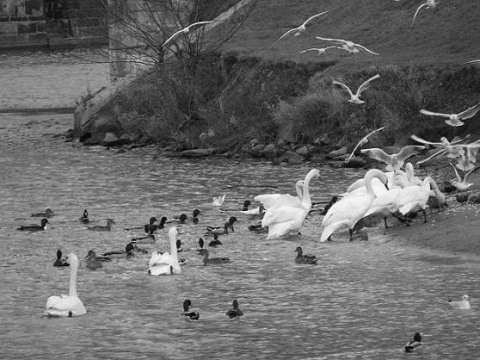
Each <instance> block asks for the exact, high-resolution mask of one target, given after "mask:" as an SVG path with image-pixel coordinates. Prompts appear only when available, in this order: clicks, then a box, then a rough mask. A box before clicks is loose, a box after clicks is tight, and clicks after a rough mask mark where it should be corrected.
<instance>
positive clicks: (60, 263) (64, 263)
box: [53, 249, 70, 267]
mask: <svg viewBox="0 0 480 360" xmlns="http://www.w3.org/2000/svg"><path fill="white" fill-rule="evenodd" d="M53 266H57V267H61V266H70V264H69V263H68V262H67V261H66V260H65V259H62V250H60V249H58V250H57V260H55V262H54V263H53Z"/></svg>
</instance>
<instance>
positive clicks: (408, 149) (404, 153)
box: [360, 145, 425, 171]
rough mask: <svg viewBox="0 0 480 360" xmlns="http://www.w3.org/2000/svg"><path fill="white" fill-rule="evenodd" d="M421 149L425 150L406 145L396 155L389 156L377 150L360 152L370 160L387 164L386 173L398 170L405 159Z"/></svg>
mask: <svg viewBox="0 0 480 360" xmlns="http://www.w3.org/2000/svg"><path fill="white" fill-rule="evenodd" d="M423 149H425V146H420V145H407V146H404V147H403V148H402V150H400V151H399V152H398V153H396V154H391V155H389V154H387V153H386V152H385V151H383V150H382V149H379V148H371V149H362V150H360V152H361V153H362V154H365V155H367V156H369V157H371V158H372V159H375V160H378V161H382V162H384V163H385V164H387V167H386V169H387V170H388V171H395V170H399V169H400V168H401V167H402V166H403V164H404V163H405V160H406V159H408V158H409V157H411V156H413V155H417V154H418V153H420V151H422V150H423Z"/></svg>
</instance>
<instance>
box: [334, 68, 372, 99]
mask: <svg viewBox="0 0 480 360" xmlns="http://www.w3.org/2000/svg"><path fill="white" fill-rule="evenodd" d="M379 77H380V75H378V74H377V75H375V76H372V77H371V78H370V79H368V80H366V81H364V82H363V83H362V85H360V86H359V87H358V89H357V92H356V93H355V94H354V93H353V92H352V90H350V88H349V87H348V86H347V85H345V84H344V83H341V82H339V81H335V80H333V81H332V84H333V85H340V86H341V87H343V88H344V89H345V90H347V92H348V93H349V94H350V99H349V100H348V101H350V102H351V103H354V104H363V103H364V102H365V101H363V100H360V95H361V94H362V92H364V91H365V90H367V89H368V86H369V85H370V82H372V81H373V80H376V79H378V78H379Z"/></svg>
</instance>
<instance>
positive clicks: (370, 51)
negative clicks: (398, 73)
mask: <svg viewBox="0 0 480 360" xmlns="http://www.w3.org/2000/svg"><path fill="white" fill-rule="evenodd" d="M354 45H355V46H356V47H359V48H361V49H363V50H365V51H366V52H368V53H370V54H372V55H380V54H379V53H376V52H374V51H372V50H369V49H367V48H366V47H365V46H363V45H360V44H354Z"/></svg>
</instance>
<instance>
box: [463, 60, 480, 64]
mask: <svg viewBox="0 0 480 360" xmlns="http://www.w3.org/2000/svg"><path fill="white" fill-rule="evenodd" d="M469 64H480V60H470V61H467V62H466V63H464V64H463V65H469Z"/></svg>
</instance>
